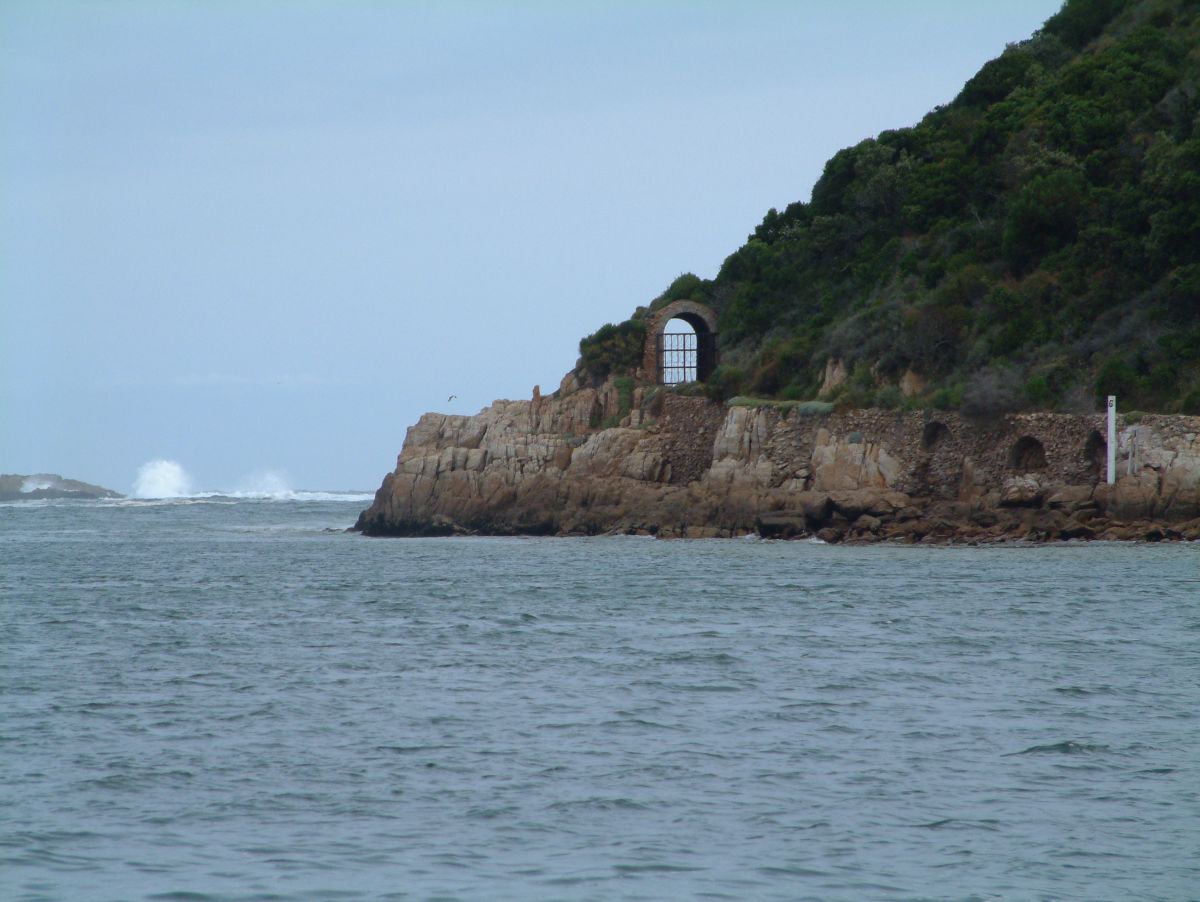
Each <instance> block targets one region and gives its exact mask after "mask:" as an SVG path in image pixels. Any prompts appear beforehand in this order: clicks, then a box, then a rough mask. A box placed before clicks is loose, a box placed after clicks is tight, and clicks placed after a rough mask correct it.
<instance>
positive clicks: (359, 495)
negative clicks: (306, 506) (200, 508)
mask: <svg viewBox="0 0 1200 902" xmlns="http://www.w3.org/2000/svg"><path fill="white" fill-rule="evenodd" d="M374 497H375V496H374V494H372V493H371V492H313V491H305V490H302V489H293V488H292V487H291V485H290V482H289V480H288V477H287V474H285V473H283V472H281V471H279V470H257V471H255V472H253V473H251V474H249V475H248V476H246V477H244V478H242V479H240V480H238V482H237V488H235V489H232V490H225V489H216V490H207V491H202V492H201V491H196V489H195V488H194V487H193V485H192V478H191V476H189V475H188V472H187V470H185V469H184V468H183V467H182V466H181V465H180V464H179V463H178V462H176V461H173V460H151V461H148V462H146V463H144V464H142V466H141V467H140V468H138V474H137V479H136V480H135V481H134V485H133V493H132V496H131V499H130V500H131V501H132V502H134V503H140V502H145V501H159V502H172V503H198V502H223V503H232V502H233V501H239V500H245V501H355V502H364V501H370V500H371V499H372V498H374Z"/></svg>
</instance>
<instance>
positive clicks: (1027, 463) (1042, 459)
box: [1008, 435, 1046, 473]
mask: <svg viewBox="0 0 1200 902" xmlns="http://www.w3.org/2000/svg"><path fill="white" fill-rule="evenodd" d="M1008 466H1009V467H1010V468H1011V469H1013V470H1017V471H1018V472H1021V473H1028V472H1029V471H1030V470H1044V469H1045V468H1046V448H1045V447H1044V446H1043V445H1042V443H1041V442H1039V441H1038V440H1037V439H1035V438H1034V437H1033V436H1032V435H1023V436H1021V437H1020V438H1019V439H1017V441H1016V443H1015V444H1014V445H1013V446H1012V449H1011V450H1010V451H1009V452H1008Z"/></svg>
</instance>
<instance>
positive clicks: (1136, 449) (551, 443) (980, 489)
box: [356, 383, 1200, 541]
mask: <svg viewBox="0 0 1200 902" xmlns="http://www.w3.org/2000/svg"><path fill="white" fill-rule="evenodd" d="M631 400H632V404H631V405H630V407H629V412H628V413H627V414H626V415H624V416H623V417H621V418H620V425H619V426H616V427H614V428H608V429H596V428H594V426H593V424H595V423H597V422H600V421H602V420H604V419H605V418H611V419H616V418H617V416H618V414H619V412H620V409H621V408H620V404H621V400H620V396H619V392H618V390H617V389H616V388H615V387H614V386H613V385H612V384H611V383H607V384H605V385H603V386H601V387H600V388H598V389H591V388H585V389H578V390H574V391H570V392H560V393H559V394H558V395H556V396H552V397H548V398H541V397H538V396H537V395H536V393H535V398H534V400H532V401H497V402H496V403H494V404H493V405H492V406H491V407H488V408H487V409H485V410H483V411H481V412H480V413H479V414H477V415H475V416H469V417H468V416H445V415H441V414H433V413H430V414H426V415H424V416H423V417H421V419H420V421H419V422H418V423H417V424H416V425H415V426H413V427H411V428H410V429H409V430H408V435H407V438H406V440H405V442H404V448H403V450H402V451H401V453H400V457H399V459H398V461H397V465H396V469H395V471H394V472H393V473H390V474H388V475H387V476H386V477H385V478H384V481H383V485H382V486H381V487H380V489H379V491H378V493H377V494H376V497H375V501H374V503H373V504H372V505H371V507H370V508H369V509H368V510H366V511H364V512H363V513H362V515H361V516H360V517H359V520H358V523H357V525H356V528H357V529H361V530H362V531H363V532H365V533H367V534H368V535H401V536H420V535H449V534H455V533H483V534H501V535H508V534H532V535H590V534H597V533H609V532H621V533H627V532H628V533H645V534H653V535H658V536H660V537H714V536H736V535H743V534H749V533H756V532H757V533H759V534H762V535H766V536H780V537H787V536H795V535H807V534H815V535H819V536H820V537H821V538H823V539H826V540H829V541H839V540H878V539H887V538H897V539H907V540H921V539H926V538H928V539H931V540H939V539H940V540H963V541H973V540H980V541H986V540H995V539H1001V538H1011V537H1028V538H1032V539H1059V538H1094V537H1095V538H1150V539H1155V538H1175V537H1187V538H1200V519H1198V518H1200V440H1198V438H1197V436H1198V435H1200V417H1185V416H1145V417H1144V418H1143V419H1142V420H1141V421H1140V422H1139V423H1137V424H1125V425H1123V426H1122V428H1121V430H1120V439H1119V447H1118V455H1117V459H1118V472H1119V473H1120V474H1122V475H1121V478H1120V480H1119V482H1118V483H1117V484H1116V485H1114V486H1108V485H1106V484H1104V481H1103V474H1104V461H1105V455H1106V448H1105V442H1104V433H1105V424H1104V418H1103V416H1100V415H1096V416H1076V415H1070V414H1051V413H1037V414H1020V415H1013V416H1009V417H1005V418H1002V419H997V420H991V421H987V422H978V421H972V420H968V419H965V418H963V417H961V416H959V415H957V414H949V413H940V412H932V411H927V412H903V413H894V412H886V411H879V410H865V411H855V412H848V413H841V414H836V413H835V414H829V415H824V416H811V415H810V416H805V415H801V414H800V413H799V412H797V411H790V412H789V411H785V410H780V409H776V408H772V407H760V408H748V407H726V406H724V405H720V404H715V403H713V402H710V401H707V400H704V399H701V398H690V397H681V396H678V395H676V394H674V393H671V392H667V391H658V392H653V390H651V391H650V392H647V391H646V390H644V389H637V390H636V391H634V392H633V395H632V399H631Z"/></svg>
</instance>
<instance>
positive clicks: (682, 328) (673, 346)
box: [658, 316, 698, 385]
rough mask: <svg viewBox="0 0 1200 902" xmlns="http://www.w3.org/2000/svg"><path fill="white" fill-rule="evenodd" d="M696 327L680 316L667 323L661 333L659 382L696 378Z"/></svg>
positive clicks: (674, 381)
mask: <svg viewBox="0 0 1200 902" xmlns="http://www.w3.org/2000/svg"><path fill="white" fill-rule="evenodd" d="M697 363H698V359H697V347H696V329H695V327H694V326H692V324H691V323H689V322H688V321H687V320H685V319H683V318H682V317H678V316H677V317H675V319H673V320H671V321H670V322H668V323H667V326H666V328H665V329H664V330H663V334H662V367H661V371H660V373H659V380H658V381H659V382H661V383H662V384H663V385H679V384H680V383H681V382H695V381H696V379H697V369H698V368H697V365H696V364H697Z"/></svg>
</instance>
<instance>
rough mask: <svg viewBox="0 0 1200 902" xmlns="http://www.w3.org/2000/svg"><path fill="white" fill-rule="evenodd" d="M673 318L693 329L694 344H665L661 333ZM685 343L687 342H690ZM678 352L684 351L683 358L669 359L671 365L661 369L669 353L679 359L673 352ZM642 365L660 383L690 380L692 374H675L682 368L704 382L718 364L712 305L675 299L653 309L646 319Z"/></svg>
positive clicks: (715, 326) (664, 331) (698, 380)
mask: <svg viewBox="0 0 1200 902" xmlns="http://www.w3.org/2000/svg"><path fill="white" fill-rule="evenodd" d="M673 319H680V320H683V321H684V322H685V323H687V324H688V325H689V326H691V327H692V329H693V330H694V331H695V333H696V339H695V342H694V344H695V347H694V348H692V347H686V348H685V347H682V346H681V347H679V348H671V347H668V346H667V341H666V340H664V338H663V335H664V333H666V331H667V324H668V323H669V322H670V321H671V320H673ZM688 344H689V346H690V344H691V342H688ZM678 354H682V355H684V357H683V358H682V359H683V360H684V361H685V362H684V363H683V364H676V363H672V366H671V367H670V369H669V370H668V371H667V372H666V373H664V364H665V363H666V362H667V357H668V355H672V360H673V361H674V360H676V359H678V358H676V357H675V356H674V355H678ZM692 355H694V356H692ZM692 360H694V363H692V362H691V361H692ZM642 368H643V369H644V370H645V371H646V373H647V375H650V376H652V378H653V379H654V381H655V382H657V383H658V384H659V385H676V384H678V383H679V382H685V381H686V382H690V381H693V380H692V379H691V378H687V379H680V378H676V377H677V376H678V375H680V374H681V372H687V373H688V374H689V375H690V373H692V372H694V373H695V380H694V381H696V382H704V381H705V380H706V379H708V377H709V376H711V375H712V371H713V370H715V369H716V368H717V314H716V313H715V312H713V310H712V308H710V307H706V306H705V305H704V304H697V303H696V302H695V301H675V302H674V303H671V304H668V305H667V306H666V307H663V308H662V309H661V310H656V311H654V313H652V314H651V315H650V318H649V320H648V321H647V323H646V349H645V353H644V355H643V358H642Z"/></svg>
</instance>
